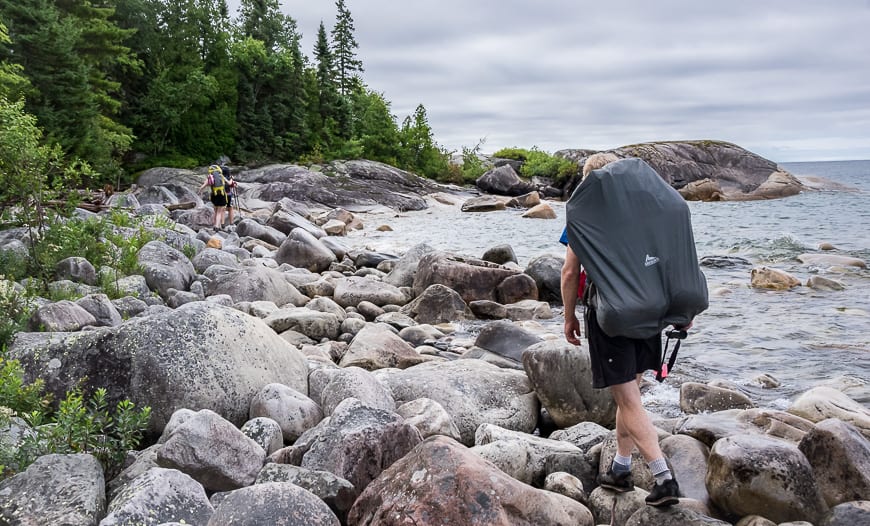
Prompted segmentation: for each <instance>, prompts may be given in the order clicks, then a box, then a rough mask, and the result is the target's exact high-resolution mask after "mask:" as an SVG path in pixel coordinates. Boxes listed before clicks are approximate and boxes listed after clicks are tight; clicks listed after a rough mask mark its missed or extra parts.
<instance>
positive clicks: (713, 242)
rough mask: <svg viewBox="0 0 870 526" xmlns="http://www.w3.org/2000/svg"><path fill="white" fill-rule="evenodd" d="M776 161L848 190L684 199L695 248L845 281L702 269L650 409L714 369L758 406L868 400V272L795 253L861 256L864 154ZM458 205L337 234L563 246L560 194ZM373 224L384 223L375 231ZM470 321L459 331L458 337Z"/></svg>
mask: <svg viewBox="0 0 870 526" xmlns="http://www.w3.org/2000/svg"><path fill="white" fill-rule="evenodd" d="M782 166H783V167H784V168H785V169H787V170H789V171H790V172H792V173H793V174H795V175H796V176H798V177H809V176H818V177H822V178H826V179H829V180H831V181H835V182H837V183H841V184H843V185H846V186H847V187H850V188H851V190H836V191H809V192H805V193H802V194H800V195H798V196H794V197H790V198H786V199H778V200H772V201H754V202H732V203H697V202H693V203H690V207H691V210H692V220H693V227H694V231H695V242H696V244H697V250H698V256H699V257H702V258H703V257H704V256H713V255H728V256H739V257H742V258H745V259H748V260H750V261H751V262H752V264H753V265H752V266H756V265H768V266H772V267H775V268H778V269H782V270H785V271H787V272H789V273H791V274H792V275H794V276H795V277H797V278H798V279H799V280H801V282H802V283H806V281H807V279H808V278H809V277H810V276H812V275H813V274H819V275H822V276H825V277H828V278H831V279H835V280H837V281H840V282H841V283H843V284H845V285H846V289H845V290H843V291H838V292H822V291H815V290H811V289H809V288H807V287H797V288H795V289H793V290H791V291H785V292H769V291H759V290H754V289H751V288H750V287H749V277H750V274H749V273H750V269H751V267H752V266H747V267H737V268H730V269H714V268H706V267H705V268H704V269H703V270H704V273H705V274H706V276H707V282H708V285H709V288H710V290H711V295H710V308H709V309H708V310H707V311H706V312H704V313H703V314H702V315H700V316H699V317H698V318H697V320H696V322H695V328H694V329H693V330H692V331H691V336H690V337H689V339H688V340H686V342H685V343H684V344H683V347H682V349H681V350H680V358H679V360H678V361H677V365H676V368H675V371H674V372H673V374H672V378H671V379H670V380H668V381H667V382H666V383H665V384H663V385H661V386H656V388H655V389H653V390H652V391H651V392H649V393H648V394H647V395H646V401H647V403H649V404H651V405H652V406H654V407H656V409H657V411H658V412H660V413H663V414H670V415H673V414H678V413H679V408H678V404H679V394H678V385H679V383H680V382H682V381H701V382H706V381H709V380H712V379H714V378H721V379H725V380H728V381H731V382H735V383H737V384H740V385H742V386H743V387H744V388H745V389H746V390H747V391H748V392H749V393H750V396H751V397H752V399H753V400H755V401H756V402H757V403H759V405H761V406H765V407H775V408H785V407H787V406H788V405H789V403H790V400H792V399H793V398H794V397H795V396H796V395H797V394H800V393H802V392H804V391H806V390H807V389H809V388H811V387H814V386H817V385H832V386H834V387H837V388H840V389H842V390H843V391H844V392H846V393H847V394H848V395H849V396H851V397H852V398H854V399H855V400H858V401H860V402H861V403H863V404H864V405H866V406H868V407H870V270H868V269H858V268H840V269H828V268H815V267H812V266H808V265H804V264H801V263H800V262H799V261H798V260H797V259H796V257H797V256H798V255H800V254H802V253H806V252H818V246H819V244H820V243H823V242H828V243H831V244H833V245H834V246H835V247H836V249H837V250H835V251H834V252H833V253H836V254H842V255H848V256H853V257H858V258H861V259H863V260H865V261H867V262H870V161H843V162H818V163H784V164H782ZM460 203H461V199H457V205H456V206H449V205H442V204H440V203H437V202H433V203H432V205H431V207H430V208H429V209H428V210H424V211H419V212H407V213H401V214H396V213H390V214H381V215H367V216H366V217H365V223H366V228H365V230H364V231H362V232H357V233H355V234H352V235H351V236H349V237H348V239H347V242H348V244H350V245H352V246H354V247H368V248H369V249H373V250H381V251H386V252H393V253H401V252H404V251H405V250H407V249H409V248H411V247H412V246H414V245H416V244H418V243H423V242H425V243H428V244H429V245H431V246H433V247H435V248H437V249H441V250H449V251H453V252H457V253H460V254H465V255H469V256H476V257H480V256H481V255H482V254H483V252H484V251H485V250H486V249H487V248H489V247H492V246H494V245H499V244H503V243H508V244H510V245H511V246H512V247H513V249H514V251H515V252H516V255H517V259H518V260H519V264H520V266H521V267H525V266H526V265H527V264H528V262H529V261H530V260H531V259H532V258H534V257H536V256H539V255H542V254H554V255H559V256H562V255H564V249H563V248H562V246H561V245H559V243H558V238H559V234H560V233H561V231H562V227H563V226H564V217H565V215H564V213H565V205H564V203H561V202H553V201H551V202H550V204H551V206H552V207H553V208H554V210H555V211H556V214H557V216H558V218H557V219H556V220H539V219H538V220H536V219H523V218H521V217H520V215H521V212H520V211H517V210H506V211H501V212H485V213H463V212H461V211H460V210H459V204H460ZM379 225H389V226H390V227H391V228H392V229H393V231H392V232H375V231H374V228H375V227H377V226H379ZM479 325H480V324H468V325H466V326H463V330H465V331H468V332H469V333H470V334H469V336H470V335H473V333H474V332H476V330H477V329H479ZM542 325H543V327H544V330H545V331H546V332H549V333H552V334H554V335H561V330H562V315H561V311H557V317H556V318H555V319H554V320H550V321H546V322H543V324H542ZM761 374H769V375H771V376H773V377H774V378H776V379H777V380H779V381H780V382H781V385H780V386H779V387H778V388H775V389H762V388H761V387H760V386H759V385H758V384H756V383H755V382H753V381H752V380H753V379H754V378H756V377H757V376H759V375H761Z"/></svg>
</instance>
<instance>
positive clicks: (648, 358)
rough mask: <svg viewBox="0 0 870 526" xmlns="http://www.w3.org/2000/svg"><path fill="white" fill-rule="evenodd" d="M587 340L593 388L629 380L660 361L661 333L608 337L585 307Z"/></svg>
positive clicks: (654, 368) (591, 309) (658, 364)
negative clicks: (630, 336)
mask: <svg viewBox="0 0 870 526" xmlns="http://www.w3.org/2000/svg"><path fill="white" fill-rule="evenodd" d="M585 310H586V314H585V316H584V319H585V320H586V340H587V341H588V342H589V358H590V360H591V362H592V387H594V388H596V389H603V388H605V387H609V386H611V385H619V384H624V383H626V382H632V381H634V380H635V379H636V377H637V375H638V374H640V373H643V372H644V371H649V370H653V371H658V369H659V367H661V364H662V336H661V334H657V335H655V336H651V337H649V338H647V339H645V340H637V339H634V338H626V337H624V336H608V335H607V334H605V333H604V331H603V330H601V327H600V326H599V325H598V320H597V319H596V318H595V309H594V308H592V307H586V308H585Z"/></svg>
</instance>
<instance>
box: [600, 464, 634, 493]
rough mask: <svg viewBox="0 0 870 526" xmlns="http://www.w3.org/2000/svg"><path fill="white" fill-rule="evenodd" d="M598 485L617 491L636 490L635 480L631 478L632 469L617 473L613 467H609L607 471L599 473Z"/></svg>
mask: <svg viewBox="0 0 870 526" xmlns="http://www.w3.org/2000/svg"><path fill="white" fill-rule="evenodd" d="M598 485H599V486H601V487H602V488H607V489H609V490H611V491H615V492H617V493H625V492H627V491H633V490H634V480H633V479H632V478H631V471H625V472H622V473H615V472H614V471H613V468H609V469H608V470H607V472H606V473H602V474H601V475H598Z"/></svg>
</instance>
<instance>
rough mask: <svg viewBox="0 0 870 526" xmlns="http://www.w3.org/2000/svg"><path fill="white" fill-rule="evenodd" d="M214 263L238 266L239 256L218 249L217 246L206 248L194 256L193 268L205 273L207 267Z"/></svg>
mask: <svg viewBox="0 0 870 526" xmlns="http://www.w3.org/2000/svg"><path fill="white" fill-rule="evenodd" d="M212 265H221V266H224V267H230V268H238V267H239V266H240V265H239V258H238V256H236V255H235V254H233V253H232V252H227V251H225V250H218V249H216V248H211V247H208V248H205V249H203V250H202V251H200V252H199V253H198V254H197V255H195V256H193V268H195V269H196V271H197V272H199V273H200V274H205V271H206V269H208V268H209V267H210V266H212Z"/></svg>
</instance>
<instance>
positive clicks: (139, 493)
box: [0, 161, 870, 526]
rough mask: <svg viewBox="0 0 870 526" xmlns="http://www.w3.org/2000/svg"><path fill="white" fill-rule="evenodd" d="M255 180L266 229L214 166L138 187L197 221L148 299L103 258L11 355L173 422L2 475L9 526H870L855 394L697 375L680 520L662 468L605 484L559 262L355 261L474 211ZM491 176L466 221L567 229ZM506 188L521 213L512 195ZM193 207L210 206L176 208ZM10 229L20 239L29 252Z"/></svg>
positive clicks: (423, 249)
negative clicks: (215, 204)
mask: <svg viewBox="0 0 870 526" xmlns="http://www.w3.org/2000/svg"><path fill="white" fill-rule="evenodd" d="M753 166H754V165H753ZM496 170H498V168H496V169H495V170H493V172H495V171H496ZM511 170H513V169H512V168H511ZM501 172H504V173H506V177H507V178H508V179H509V180H512V179H511V177H510V172H509V171H508V170H504V169H503V170H501ZM238 175H239V179H240V181H241V183H240V188H241V200H240V202H241V205H242V210H241V216H242V218H241V220H240V221H239V222H238V223H237V224H236V225H233V226H230V227H227V228H226V229H224V230H221V231H214V230H212V229H209V228H206V227H205V225H209V224H210V223H211V214H212V209H211V206H210V205H207V204H203V203H202V200H201V199H200V198H199V197H198V196H196V195H195V193H194V191H193V189H195V188H196V187H197V186H198V185H199V184H200V182H201V179H202V177H203V175H202V173H198V172H196V171H185V170H168V169H154V170H151V171H149V172H146V173H145V174H143V175H142V177H140V179H139V184H138V189H137V190H136V192H133V193H128V194H118V195H117V196H115V199H114V201H115V203H116V204H118V205H122V206H126V207H129V208H131V212H132V213H134V214H137V215H141V216H143V217H146V218H147V217H149V216H160V217H162V218H164V219H163V220H164V221H166V220H170V219H171V221H172V223H173V226H172V228H167V227H165V226H163V227H154V228H153V230H154V231H155V232H157V233H159V234H160V235H161V237H162V239H163V241H152V242H150V243H148V244H147V245H145V247H144V248H143V249H142V250H141V251H140V252H139V256H138V261H139V264H140V265H141V267H142V268H143V272H142V274H141V275H132V276H127V277H124V278H122V279H121V280H120V281H119V286H120V287H123V290H125V291H127V295H126V296H125V297H122V298H120V299H116V300H109V298H108V297H107V296H106V295H105V294H104V293H102V292H101V291H100V290H99V289H98V288H97V287H95V286H94V285H93V282H94V280H93V279H92V275H93V274H95V273H96V272H97V270H96V269H94V268H93V265H90V263H89V262H87V261H81V260H79V259H81V258H79V259H76V258H70V259H73V261H68V262H66V263H65V265H64V266H63V267H62V268H60V269H59V271H58V280H59V281H58V282H59V283H62V284H63V285H64V286H69V287H73V288H75V289H76V290H78V291H79V292H80V293H81V295H83V297H82V298H81V299H79V300H77V301H61V302H56V303H49V302H45V303H44V304H43V305H41V306H40V307H39V309H38V310H37V312H36V314H35V315H34V320H33V324H34V326H41V327H43V328H45V329H46V330H45V331H43V332H28V333H20V334H19V335H17V338H16V339H15V341H14V343H13V345H12V346H11V348H10V349H9V351H8V354H9V357H10V358H14V359H17V360H19V361H20V362H21V364H22V365H23V366H24V368H25V370H26V372H27V375H28V377H29V379H31V380H33V379H36V378H41V379H43V380H44V381H45V385H46V388H47V389H48V390H49V391H50V392H52V393H54V394H55V396H56V397H62V396H63V393H65V392H66V391H67V390H69V389H70V388H72V387H74V386H76V385H79V382H80V381H81V380H82V379H85V383H84V384H83V387H84V388H85V389H86V390H87V389H89V388H90V389H92V388H95V387H105V388H106V389H107V392H108V396H109V398H110V400H113V401H117V400H121V399H124V398H129V399H130V400H131V401H133V402H134V403H136V404H137V405H138V406H145V405H148V406H151V407H152V417H151V421H150V427H149V429H148V436H149V444H150V445H149V447H147V448H146V449H144V450H142V451H139V452H135V453H132V454H131V455H130V456H129V461H128V463H127V466H126V469H125V470H124V471H123V472H122V473H120V474H119V475H118V476H116V477H113V478H111V479H109V480H107V479H106V475H105V473H104V472H103V469H102V467H101V466H100V464H99V462H97V461H96V459H95V458H94V457H91V456H90V455H48V456H45V457H42V458H40V459H39V460H38V461H37V462H36V463H34V464H33V465H32V466H31V467H30V468H28V469H27V470H26V471H24V472H23V473H20V474H18V475H15V476H13V477H11V478H9V479H7V480H4V481H2V482H0V521H5V523H9V524H61V523H62V524H89V525H92V524H100V525H106V526H108V525H115V524H119V525H120V524H155V525H156V524H166V525H170V524H182V523H183V524H203V525H206V524H208V525H224V524H226V525H230V524H285V525H302V524H305V525H320V524H323V525H339V524H341V525H344V524H348V525H389V524H456V525H465V524H468V525H472V524H481V525H483V524H487V525H499V524H503V525H523V524H527V525H536V526H540V525H569V524H570V525H576V524H583V525H594V524H607V523H611V524H630V525H646V524H665V525H668V524H674V525H676V524H680V525H687V524H688V525H694V524H698V525H701V524H705V525H707V524H739V525H741V526H749V525H754V526H761V525H768V524H779V525H785V524H789V525H797V524H814V525H817V526H819V525H827V526H838V525H847V524H848V525H854V524H866V523H868V522H870V410H868V408H866V407H864V406H862V405H861V404H859V403H857V402H855V401H853V400H851V399H849V398H848V397H847V396H846V395H844V394H843V393H841V392H839V391H836V390H834V389H830V388H816V389H812V390H810V391H808V392H806V393H804V394H802V395H801V396H799V397H797V398H796V399H795V400H794V401H793V402H792V404H791V406H790V407H789V408H788V409H787V410H785V411H778V410H770V409H762V408H758V407H756V403H755V402H754V401H753V400H752V399H751V398H750V397H748V396H747V395H746V394H745V393H743V392H741V390H740V388H739V387H737V386H734V385H730V384H727V383H725V382H721V381H712V380H711V381H710V382H709V383H705V384H702V383H684V384H683V385H681V386H680V407H681V409H682V410H683V412H684V415H683V416H681V417H679V418H669V419H664V418H659V419H657V420H656V422H655V423H656V426H657V428H658V429H659V431H660V439H661V440H660V442H661V445H662V448H663V450H664V451H665V453H666V455H667V456H668V457H669V459H670V462H671V464H672V467H673V468H674V472H675V474H676V476H677V478H678V480H679V481H680V484H681V487H682V489H683V493H684V495H685V498H683V499H681V502H680V504H679V505H677V506H675V507H673V508H670V509H666V510H659V509H655V508H650V507H648V506H645V505H644V501H643V498H644V497H645V496H646V494H647V491H648V490H649V489H650V488H651V485H652V483H653V479H652V476H651V474H650V473H649V471H648V469H647V468H646V466H645V465H644V463H643V462H642V460H641V459H640V457H639V456H636V458H635V461H634V462H633V471H634V480H635V481H636V486H637V487H636V489H635V491H633V492H629V493H625V494H620V495H616V494H614V493H612V492H609V491H607V490H605V489H603V488H600V487H597V486H596V483H595V477H596V475H597V473H599V471H601V469H602V467H606V466H607V465H608V463H609V462H610V459H611V458H612V457H613V455H614V453H615V440H614V437H613V432H612V431H611V429H612V427H613V422H614V418H615V406H614V404H613V401H612V399H610V397H609V394H608V393H607V392H606V391H597V390H594V389H591V387H590V386H591V372H590V371H589V359H588V354H586V352H587V351H586V349H585V347H581V348H575V347H573V346H570V345H568V344H567V343H565V342H564V341H562V340H558V339H546V338H541V337H540V336H539V335H537V334H535V333H533V332H531V331H529V330H526V329H524V328H523V327H522V322H523V321H527V320H536V319H546V318H551V317H553V316H554V312H553V308H552V307H553V306H554V305H555V304H558V302H559V268H560V266H561V260H560V259H559V258H554V257H551V256H543V257H540V258H536V259H535V260H533V261H531V262H529V264H528V265H527V266H526V267H525V268H521V267H520V266H519V265H518V264H517V260H516V257H515V256H514V255H513V253H512V249H511V247H510V245H502V246H498V247H492V248H491V249H490V250H488V251H487V252H486V253H485V254H482V255H480V256H479V257H478V256H476V255H466V254H452V253H448V252H443V251H437V250H434V249H432V248H431V247H429V246H427V245H425V244H421V245H418V246H416V247H414V248H413V249H411V250H409V251H407V252H406V253H404V254H385V253H377V252H371V251H367V250H352V249H349V248H347V247H346V246H345V245H344V244H343V243H342V242H341V236H342V234H344V233H346V232H347V231H349V230H351V229H370V228H373V226H372V225H366V224H365V216H364V214H363V213H364V212H365V211H367V210H376V209H382V207H387V208H390V209H395V210H419V209H421V207H422V208H425V207H426V206H428V203H430V202H431V200H432V199H438V200H441V201H442V202H443V201H449V202H456V203H457V204H459V202H460V201H462V200H463V199H464V197H459V196H458V194H457V191H458V189H455V188H451V187H445V186H441V185H436V184H434V183H431V182H429V181H425V180H420V179H418V178H416V177H415V176H413V175H412V174H408V173H406V172H401V171H400V170H396V169H394V168H391V167H385V166H384V165H378V164H377V163H368V162H366V161H351V162H346V163H334V164H333V165H330V166H327V167H324V168H323V169H315V170H312V169H308V168H302V167H297V166H272V167H264V168H261V169H258V170H251V171H243V172H240V173H239V174H238ZM490 175H491V176H493V175H494V174H490ZM514 175H515V173H514ZM769 175H770V174H768V176H769ZM663 176H664V174H663ZM490 179H493V181H490V182H489V183H487V184H489V186H483V187H482V188H486V192H487V193H485V195H482V196H480V197H479V198H477V199H479V201H478V202H469V201H464V202H463V203H462V209H463V210H487V209H492V210H496V209H499V207H501V208H504V207H506V206H515V207H521V208H524V209H527V210H528V212H527V213H531V212H532V211H533V210H535V212H534V214H535V215H533V216H532V217H547V211H546V208H547V204H546V201H545V200H544V201H542V200H541V199H540V196H541V195H545V196H546V195H548V194H550V193H552V192H550V191H548V190H547V189H546V188H544V187H538V188H525V187H524V190H526V191H527V192H520V191H519V189H518V188H519V187H517V186H516V184H520V183H524V182H523V181H519V183H516V182H515V183H516V184H515V185H514V187H513V188H511V185H510V184H508V185H507V186H504V185H502V183H501V182H499V181H501V180H504V179H503V178H496V177H494V176H493V177H490ZM686 184H687V185H688V184H691V182H687V183H686ZM763 184H764V182H763V181H762V182H760V183H759V186H760V185H763ZM498 185H502V186H498ZM569 186H570V183H569ZM759 186H756V187H755V189H753V190H750V192H751V191H755V190H756V189H757V188H758V187H759ZM720 187H721V186H720ZM497 188H505V190H503V191H499V193H503V194H504V197H500V196H493V195H490V194H489V193H488V192H491V191H496V190H494V189H497ZM185 202H193V203H194V206H193V208H191V209H186V210H182V209H179V210H174V211H172V212H170V211H169V210H168V209H167V205H169V206H171V205H176V204H179V203H185ZM79 213H80V215H86V214H87V213H86V212H84V211H80V212H79ZM458 213H461V212H458ZM538 214H540V215H538ZM161 223H162V222H161ZM3 234H4V237H3V238H2V244H3V245H4V246H11V245H15V242H18V243H20V242H21V237H20V236H21V233H20V232H19V233H18V237H17V239H16V234H15V233H14V232H8V231H7V232H5V233H3ZM185 252H187V253H188V254H189V253H193V254H194V255H193V256H192V257H188V256H187V255H185ZM860 263H863V262H860V261H855V262H852V264H856V265H857V264H860ZM762 274H763V273H762V272H761V271H759V281H761V279H762ZM765 276H766V274H765ZM766 279H768V280H769V281H767V282H765V283H770V282H773V283H775V284H777V287H778V286H779V285H778V284H779V283H782V281H781V280H785V282H787V281H788V280H787V279H786V278H777V277H774V278H769V277H767V278H766ZM753 280H755V276H754V275H753ZM756 286H767V285H764V284H759V285H756ZM777 287H774V286H771V287H770V288H777ZM467 319H477V320H489V321H488V322H487V324H486V325H485V326H484V327H483V329H482V330H481V331H480V334H479V335H477V337H476V338H475V339H474V340H473V341H460V340H457V339H454V338H452V337H451V333H452V332H453V331H454V330H455V324H456V323H457V322H461V321H462V320H467ZM18 424H19V425H20V426H22V427H24V426H26V424H24V423H23V422H21V421H18ZM8 432H10V430H6V431H0V439H2V435H3V433H8ZM16 432H24V433H26V432H27V431H26V429H23V430H22V429H18V430H17V431H16Z"/></svg>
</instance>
